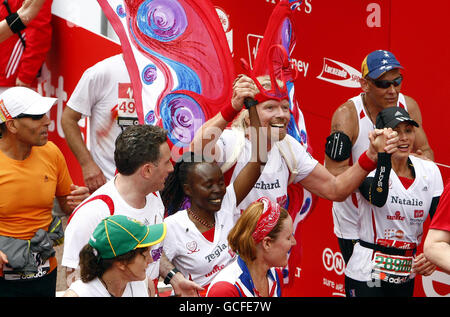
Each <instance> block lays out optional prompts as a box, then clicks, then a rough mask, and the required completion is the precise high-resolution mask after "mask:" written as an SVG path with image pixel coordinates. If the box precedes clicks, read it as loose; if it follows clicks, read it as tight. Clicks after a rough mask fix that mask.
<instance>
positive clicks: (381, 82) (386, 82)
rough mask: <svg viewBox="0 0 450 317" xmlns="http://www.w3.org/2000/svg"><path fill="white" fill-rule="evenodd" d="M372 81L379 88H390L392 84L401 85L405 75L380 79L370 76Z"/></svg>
mask: <svg viewBox="0 0 450 317" xmlns="http://www.w3.org/2000/svg"><path fill="white" fill-rule="evenodd" d="M369 79H370V81H371V82H373V84H374V85H375V86H377V87H378V88H383V89H386V88H389V87H391V85H394V87H397V86H398V85H400V84H401V83H402V81H403V77H402V76H399V77H397V78H395V79H394V80H381V79H380V80H378V79H372V78H369Z"/></svg>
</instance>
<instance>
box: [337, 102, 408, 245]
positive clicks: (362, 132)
mask: <svg viewBox="0 0 450 317" xmlns="http://www.w3.org/2000/svg"><path fill="white" fill-rule="evenodd" d="M362 95H363V94H362V93H361V94H360V95H358V96H356V97H353V98H351V99H350V100H351V101H352V102H353V105H354V106H355V109H356V113H357V114H358V126H359V133H358V138H357V139H356V141H355V144H353V146H352V154H351V157H350V165H353V164H354V163H355V162H357V161H358V159H359V157H360V156H361V154H363V153H364V152H365V151H366V150H367V149H368V148H369V144H370V142H369V137H368V136H369V132H370V131H372V130H373V129H374V124H373V123H372V121H371V120H370V119H369V115H368V114H367V113H366V110H365V109H364V105H363V100H362ZM397 107H402V108H404V109H406V110H408V109H407V107H406V101H405V96H404V95H403V94H401V93H400V94H399V95H398V101H397ZM332 210H333V223H334V234H335V235H336V236H337V237H338V238H343V239H358V238H359V236H358V202H357V199H356V194H355V193H353V194H351V195H350V196H348V197H347V199H346V200H345V201H343V202H333V209H332Z"/></svg>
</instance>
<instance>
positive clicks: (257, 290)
mask: <svg viewBox="0 0 450 317" xmlns="http://www.w3.org/2000/svg"><path fill="white" fill-rule="evenodd" d="M292 233H293V224H292V219H291V217H290V216H289V214H288V212H287V211H286V210H285V209H284V208H281V207H280V205H279V204H277V203H274V202H272V201H270V200H269V199H268V198H267V197H262V198H260V199H258V200H257V201H256V202H254V203H253V204H251V205H250V206H249V207H248V208H247V209H246V210H245V211H244V213H243V214H242V216H241V217H240V218H239V220H238V221H237V223H236V225H235V226H234V227H233V229H232V230H231V231H230V233H229V235H228V244H229V246H230V248H231V249H232V250H233V251H234V252H236V253H237V254H239V256H238V258H237V260H236V261H234V262H233V263H232V264H230V265H229V266H227V267H226V268H225V269H223V270H222V271H221V272H220V273H219V274H218V275H217V276H216V277H215V278H214V280H213V281H212V283H211V285H210V287H209V290H208V293H207V296H208V297H280V296H281V294H282V292H281V286H282V283H281V279H282V276H281V271H280V270H279V269H276V268H277V267H283V266H286V265H287V261H288V253H289V250H290V249H291V247H292V246H294V245H295V244H296V241H295V238H294V236H293V234H292Z"/></svg>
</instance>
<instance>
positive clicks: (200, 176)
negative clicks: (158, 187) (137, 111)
mask: <svg viewBox="0 0 450 317" xmlns="http://www.w3.org/2000/svg"><path fill="white" fill-rule="evenodd" d="M250 124H251V126H252V127H254V128H255V129H253V130H252V131H254V133H251V134H252V135H251V138H252V139H251V140H252V147H256V148H258V144H259V139H258V138H259V133H260V131H259V127H260V123H259V118H258V114H257V112H256V109H255V108H254V107H251V108H250ZM257 153H259V151H258V150H256V151H253V155H254V157H253V159H251V160H250V161H249V162H248V164H247V165H246V166H245V168H244V169H243V170H242V171H241V173H240V174H239V176H238V178H237V180H236V181H235V182H234V183H233V184H230V185H229V186H228V187H226V185H225V180H224V175H223V173H222V171H221V169H220V167H219V166H218V165H217V163H216V162H214V161H208V160H207V159H206V158H205V157H201V156H198V155H195V154H193V153H192V152H187V153H184V155H183V156H182V157H181V158H180V159H179V160H178V162H177V163H176V164H175V166H174V172H173V173H172V174H170V175H169V177H168V179H167V181H166V186H165V188H164V190H163V191H162V199H163V202H164V205H165V206H166V209H167V212H168V214H169V216H168V217H167V218H166V219H165V221H164V222H165V223H166V225H167V228H168V230H167V231H168V234H167V236H166V239H165V241H164V252H165V254H166V256H167V258H168V259H169V261H170V262H171V263H173V264H174V265H175V268H174V269H173V270H172V271H171V272H173V275H175V274H176V272H177V271H178V270H179V271H180V272H181V273H183V275H184V276H185V277H186V278H187V277H188V276H189V278H190V279H191V280H193V281H194V282H195V283H197V284H198V285H201V286H202V287H204V288H205V289H206V288H207V285H208V284H209V283H210V281H211V280H212V278H213V277H214V276H215V275H216V274H217V272H219V271H220V270H222V269H223V268H224V267H225V266H227V265H228V264H229V263H231V262H232V261H233V260H234V259H235V254H234V252H231V251H230V250H229V248H228V242H227V235H228V232H229V231H230V230H231V228H232V227H233V225H234V224H235V220H236V219H237V218H238V217H239V216H240V212H239V209H237V205H239V203H240V202H241V201H242V200H243V199H244V198H245V196H247V194H248V192H250V190H251V189H252V188H253V186H254V184H255V183H256V180H257V179H258V178H259V175H260V173H261V169H262V167H261V159H260V157H259V155H258V154H257ZM187 199H189V203H190V206H189V207H188V208H185V205H186V204H185V203H186V201H187ZM167 282H169V280H168V281H167Z"/></svg>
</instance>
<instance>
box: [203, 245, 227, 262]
mask: <svg viewBox="0 0 450 317" xmlns="http://www.w3.org/2000/svg"><path fill="white" fill-rule="evenodd" d="M226 249H228V246H227V245H226V244H225V243H222V244H219V245H217V247H215V248H214V250H213V251H212V252H211V253H210V254H208V255H207V256H205V259H206V260H208V263H209V262H211V261H212V260H214V259H217V258H218V257H219V256H220V254H221V253H222V251H223V250H226Z"/></svg>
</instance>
